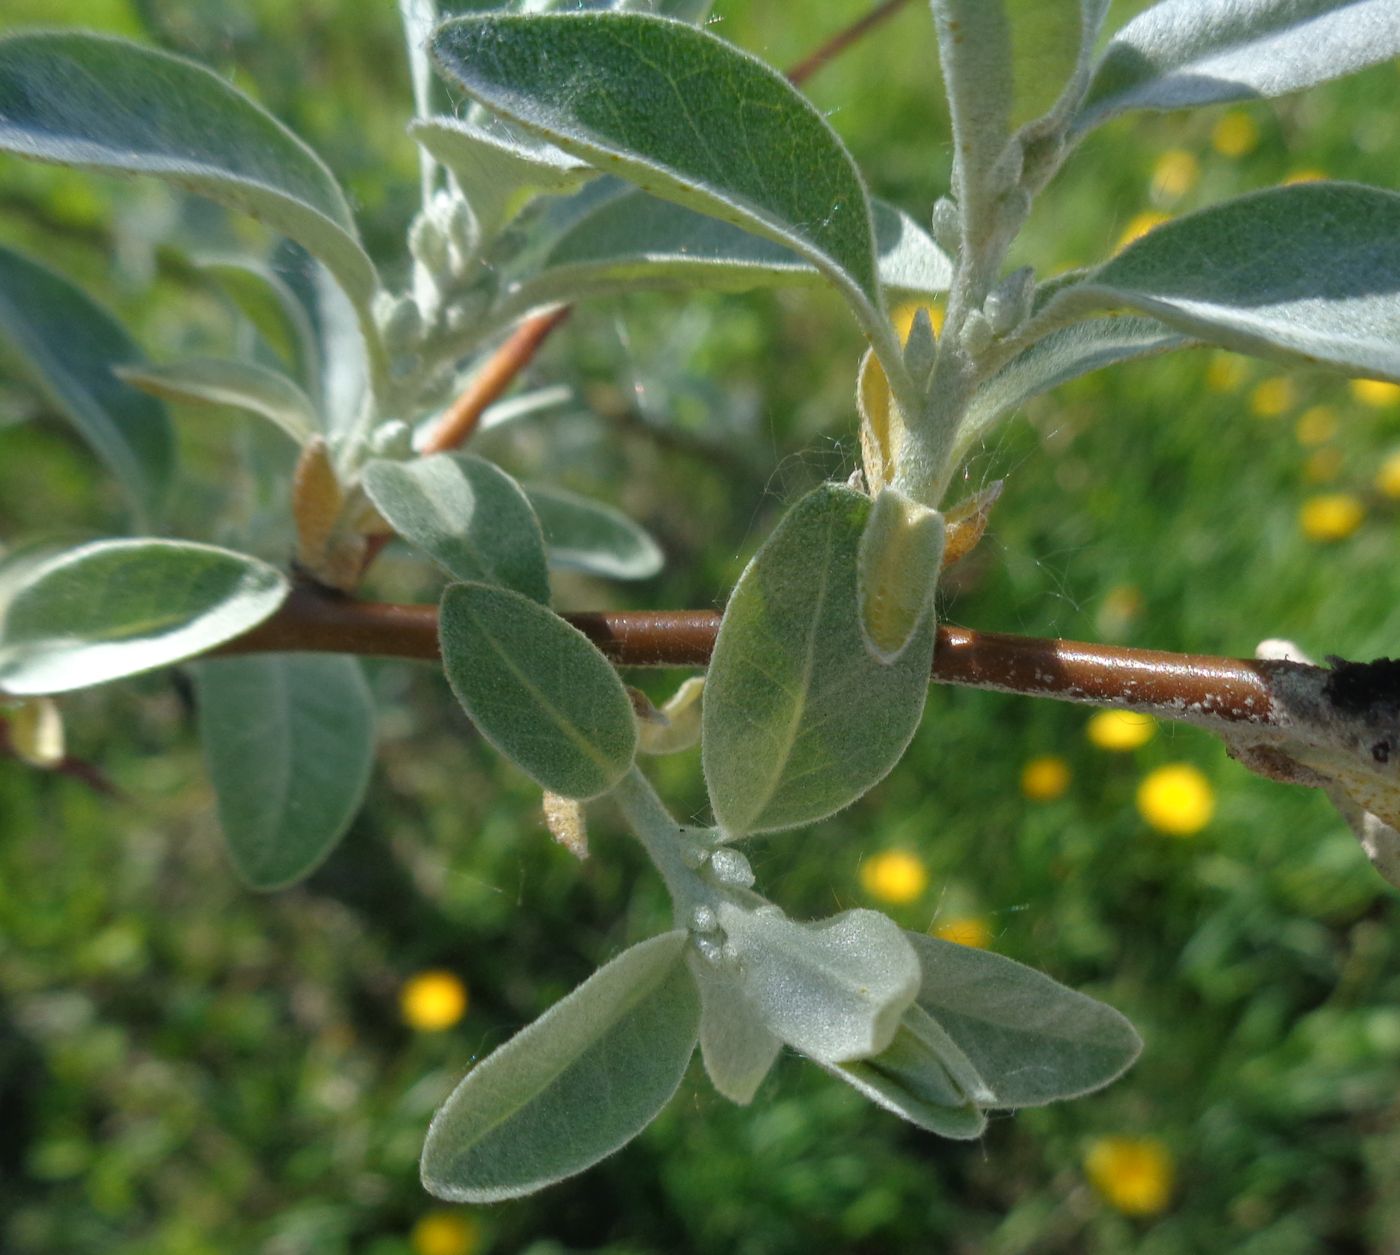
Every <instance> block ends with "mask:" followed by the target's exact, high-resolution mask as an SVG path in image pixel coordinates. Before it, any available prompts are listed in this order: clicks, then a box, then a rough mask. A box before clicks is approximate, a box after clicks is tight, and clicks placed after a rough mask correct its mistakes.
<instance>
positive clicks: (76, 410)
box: [0, 43, 175, 521]
mask: <svg viewBox="0 0 1400 1255" xmlns="http://www.w3.org/2000/svg"><path fill="white" fill-rule="evenodd" d="M0 47H3V44H2V43H0ZM0 91H3V87H0ZM0 125H2V124H0ZM0 346H3V347H6V348H8V349H9V350H10V351H11V353H12V354H13V357H14V359H15V361H16V363H17V364H18V366H19V367H20V369H21V370H23V371H24V372H25V374H26V375H27V376H28V377H29V378H30V379H31V380H32V381H33V383H34V385H35V386H36V387H37V388H38V389H39V390H40V391H41V392H42V393H43V394H44V395H45V397H46V398H47V399H48V400H49V402H50V403H51V404H52V405H53V406H54V407H55V408H56V409H57V410H58V411H59V412H60V413H61V414H62V415H63V416H64V417H65V418H67V419H68V420H69V421H70V422H71V423H72V424H73V426H74V427H75V428H76V429H77V431H78V433H79V435H81V436H82V438H83V439H84V440H86V441H87V443H88V444H90V445H91V446H92V448H93V449H94V451H95V452H96V453H97V455H98V457H100V458H101V459H102V460H103V461H104V462H105V463H106V464H107V466H108V468H109V469H110V470H111V472H112V473H113V474H114V475H115V476H116V477H117V479H118V481H119V482H120V483H121V486H122V488H123V490H124V491H125V493H126V495H127V498H128V499H129V500H130V502H131V504H132V507H133V508H134V509H135V510H136V511H137V513H138V515H139V516H140V517H141V518H142V519H143V520H144V521H149V519H150V517H151V516H152V515H154V514H156V513H158V512H159V510H160V505H161V502H162V500H163V499H164V497H165V493H166V489H167V487H168V486H169V481H170V476H171V472H172V470H173V468H174V461H175V435H174V432H173V431H172V429H171V426H170V419H169V417H168V416H167V415H166V412H165V406H163V405H162V404H161V403H160V402H159V401H157V400H155V399H154V398H152V397H146V396H142V395H141V394H140V393H139V392H137V391H136V390H135V389H133V388H129V387H128V386H127V385H126V384H124V383H122V382H121V380H119V379H118V378H117V377H116V376H115V375H114V374H113V373H112V367H113V366H115V365H120V364H122V363H135V362H139V361H140V360H141V350H140V349H138V348H137V347H136V345H135V343H134V342H133V341H132V339H131V337H130V336H128V335H127V334H126V332H125V331H124V330H123V329H122V327H121V325H120V324H119V323H118V322H117V321H116V320H115V319H113V318H112V316H111V315H110V314H108V313H107V312H106V311H105V310H103V309H101V308H100V307H99V306H97V305H96V304H94V303H93V302H92V301H91V300H90V299H89V298H88V297H87V296H86V295H85V294H84V293H83V292H82V291H81V289H79V288H76V287H74V286H73V285H72V284H71V283H69V282H68V280H67V279H63V278H61V277H60V276H58V275H56V274H54V273H53V271H51V270H48V269H46V268H45V267H43V266H40V265H39V264H38V263H37V262H33V261H30V260H29V259H28V258H27V257H22V256H21V255H20V254H18V253H12V252H10V251H9V249H6V248H0Z"/></svg>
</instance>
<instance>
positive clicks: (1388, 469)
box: [1376, 449, 1400, 501]
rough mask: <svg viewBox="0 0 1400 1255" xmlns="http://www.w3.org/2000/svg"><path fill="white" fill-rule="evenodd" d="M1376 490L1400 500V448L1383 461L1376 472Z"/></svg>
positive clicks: (1392, 498) (1394, 499) (1393, 499)
mask: <svg viewBox="0 0 1400 1255" xmlns="http://www.w3.org/2000/svg"><path fill="white" fill-rule="evenodd" d="M1376 491H1377V492H1379V493H1381V494H1382V495H1383V496H1386V497H1389V498H1390V499H1391V500H1392V501H1397V500H1400V449H1397V450H1396V451H1395V452H1394V453H1392V454H1390V455H1389V456H1388V457H1387V458H1386V459H1385V461H1384V462H1382V463H1381V468H1380V470H1378V471H1377V472H1376Z"/></svg>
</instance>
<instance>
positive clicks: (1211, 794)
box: [1137, 763, 1215, 837]
mask: <svg viewBox="0 0 1400 1255" xmlns="http://www.w3.org/2000/svg"><path fill="white" fill-rule="evenodd" d="M1137 807H1138V812H1139V813H1140V814H1141V815H1142V817H1143V818H1144V819H1145V820H1147V822H1148V823H1149V824H1151V825H1152V827H1154V828H1155V829H1157V831H1158V832H1164V833H1166V834H1167V836H1169V837H1191V836H1195V834H1196V833H1198V832H1200V830H1201V829H1202V828H1204V827H1205V826H1206V825H1207V824H1208V823H1210V819H1211V816H1212V815H1214V814H1215V790H1214V789H1213V788H1211V784H1210V781H1209V780H1207V779H1206V778H1205V776H1204V775H1203V774H1202V773H1201V771H1200V769H1199V768H1196V767H1193V766H1192V765H1191V764H1190V763H1168V764H1167V765H1166V766H1165V767H1158V768H1157V769H1156V770H1155V771H1150V772H1148V773H1147V775H1146V776H1144V777H1143V780H1142V783H1141V784H1140V785H1138V791H1137Z"/></svg>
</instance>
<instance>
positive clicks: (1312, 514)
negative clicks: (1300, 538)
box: [1298, 492, 1366, 544]
mask: <svg viewBox="0 0 1400 1255" xmlns="http://www.w3.org/2000/svg"><path fill="white" fill-rule="evenodd" d="M1365 513H1366V511H1365V508H1364V507H1363V506H1362V504H1361V502H1360V500H1359V499H1358V498H1356V497H1354V496H1353V495H1352V494H1351V493H1349V492H1322V493H1318V494H1317V495H1316V496H1313V497H1309V498H1308V499H1307V500H1306V501H1304V502H1303V504H1302V507H1301V508H1300V509H1299V511H1298V526H1299V527H1301V528H1302V529H1303V535H1304V536H1306V537H1307V538H1308V539H1309V540H1315V541H1317V542H1318V543H1319V544H1331V543H1332V542H1334V541H1338V540H1345V539H1346V538H1347V537H1348V536H1350V535H1351V534H1352V533H1353V532H1354V531H1356V529H1357V528H1358V527H1360V526H1361V520H1362V518H1364V517H1365Z"/></svg>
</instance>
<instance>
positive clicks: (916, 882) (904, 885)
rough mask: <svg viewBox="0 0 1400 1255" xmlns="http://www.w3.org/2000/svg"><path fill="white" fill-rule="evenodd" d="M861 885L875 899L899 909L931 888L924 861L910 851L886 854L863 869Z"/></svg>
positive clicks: (888, 852)
mask: <svg viewBox="0 0 1400 1255" xmlns="http://www.w3.org/2000/svg"><path fill="white" fill-rule="evenodd" d="M860 883H861V886H862V887H863V888H864V889H865V892H866V893H868V894H869V895H870V896H871V897H872V898H877V899H878V900H879V901H881V902H890V903H893V904H895V905H899V904H900V903H904V902H912V901H913V900H914V899H915V898H917V897H918V896H919V895H920V894H921V893H923V891H924V889H925V888H926V887H927V886H928V871H927V869H926V868H925V867H924V864H923V861H922V860H921V859H920V858H919V857H918V855H916V854H911V853H909V851H908V850H886V851H885V852H884V853H883V854H876V855H875V856H874V857H873V858H868V859H866V860H865V862H864V863H862V864H861V866H860Z"/></svg>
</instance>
